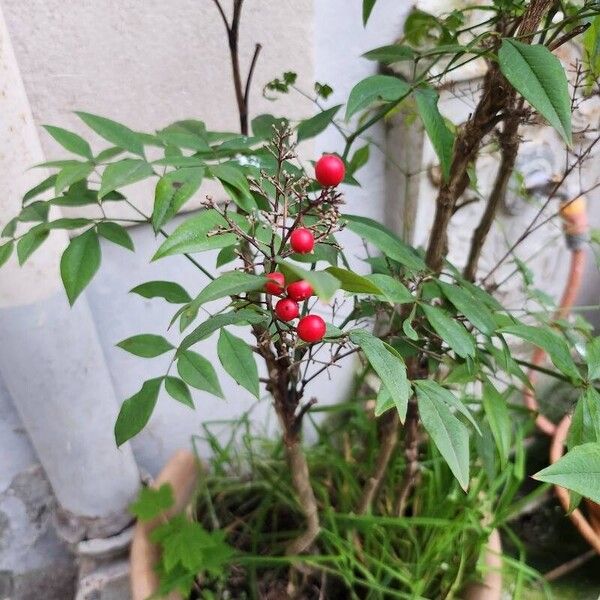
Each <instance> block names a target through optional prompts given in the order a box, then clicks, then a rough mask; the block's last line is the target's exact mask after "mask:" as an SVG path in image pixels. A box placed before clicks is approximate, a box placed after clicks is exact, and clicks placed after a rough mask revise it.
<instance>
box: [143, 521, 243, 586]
mask: <svg viewBox="0 0 600 600" xmlns="http://www.w3.org/2000/svg"><path fill="white" fill-rule="evenodd" d="M150 539H151V541H152V542H154V543H155V544H159V545H160V549H161V563H160V565H161V570H166V572H167V573H168V574H170V573H176V574H179V576H180V577H181V578H182V579H183V581H184V583H185V584H186V586H187V589H188V590H189V587H190V585H191V584H192V583H193V581H194V578H195V577H196V576H197V575H198V574H199V573H201V574H207V573H208V575H209V577H210V578H217V577H218V576H220V575H222V574H223V573H224V572H225V571H226V569H227V565H228V564H229V562H230V561H231V557H232V556H233V554H234V551H233V549H232V548H230V547H229V546H228V545H227V544H226V542H225V532H224V531H222V530H216V531H211V532H208V531H206V530H205V529H204V527H202V525H200V523H197V522H195V521H190V520H189V519H188V518H187V517H186V515H184V514H179V515H176V516H175V517H173V518H172V519H170V520H169V521H167V522H166V523H164V524H163V525H159V526H158V527H156V528H155V529H154V530H153V531H152V534H151V535H150ZM190 574H191V579H190V578H189V577H188V575H190ZM163 579H164V578H163V577H162V574H161V585H162V584H163V583H164V581H163ZM163 591H167V590H162V589H161V590H160V596H161V597H165V596H167V595H168V594H166V593H162V592H163ZM177 591H179V590H177Z"/></svg>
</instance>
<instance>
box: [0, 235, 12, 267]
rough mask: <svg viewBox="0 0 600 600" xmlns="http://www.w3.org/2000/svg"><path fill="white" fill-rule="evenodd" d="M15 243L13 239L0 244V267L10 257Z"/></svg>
mask: <svg viewBox="0 0 600 600" xmlns="http://www.w3.org/2000/svg"><path fill="white" fill-rule="evenodd" d="M14 246H15V244H14V242H13V241H10V242H6V244H2V245H1V246H0V267H1V266H2V265H3V264H4V263H5V262H6V261H7V260H8V259H9V258H10V255H11V254H12V252H13V248H14Z"/></svg>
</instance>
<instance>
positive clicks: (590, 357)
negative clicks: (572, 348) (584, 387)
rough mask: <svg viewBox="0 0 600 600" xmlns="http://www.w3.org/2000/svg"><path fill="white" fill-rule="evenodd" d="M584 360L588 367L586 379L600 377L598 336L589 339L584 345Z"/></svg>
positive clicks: (599, 340) (591, 379)
mask: <svg viewBox="0 0 600 600" xmlns="http://www.w3.org/2000/svg"><path fill="white" fill-rule="evenodd" d="M585 361H586V364H587V368H588V379H589V380H590V381H593V380H594V379H598V378H599V377H600V337H595V338H594V339H592V340H590V341H589V342H588V343H587V345H586V347H585Z"/></svg>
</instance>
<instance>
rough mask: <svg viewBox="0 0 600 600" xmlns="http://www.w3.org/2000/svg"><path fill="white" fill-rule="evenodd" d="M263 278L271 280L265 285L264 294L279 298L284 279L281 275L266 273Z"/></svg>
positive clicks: (283, 286)
mask: <svg viewBox="0 0 600 600" xmlns="http://www.w3.org/2000/svg"><path fill="white" fill-rule="evenodd" d="M265 277H267V278H268V279H270V280H271V281H267V283H265V292H267V294H273V295H275V296H281V294H283V290H284V288H285V277H284V276H283V273H279V272H278V271H277V272H275V273H267V274H266V275H265Z"/></svg>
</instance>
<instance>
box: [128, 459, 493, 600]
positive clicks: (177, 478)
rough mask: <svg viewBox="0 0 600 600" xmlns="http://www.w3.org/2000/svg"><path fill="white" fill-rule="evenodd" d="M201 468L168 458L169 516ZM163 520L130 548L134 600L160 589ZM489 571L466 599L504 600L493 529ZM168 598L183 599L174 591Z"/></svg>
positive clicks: (163, 474)
mask: <svg viewBox="0 0 600 600" xmlns="http://www.w3.org/2000/svg"><path fill="white" fill-rule="evenodd" d="M199 471H200V468H199V463H198V459H197V457H196V456H195V455H194V454H193V453H192V452H190V451H189V450H178V451H177V452H175V453H174V454H173V456H171V458H170V459H169V460H168V461H167V463H166V464H165V466H164V467H163V469H162V470H161V471H160V473H159V475H158V477H157V478H156V480H155V481H154V482H153V484H152V487H160V486H161V485H163V484H165V483H168V484H170V485H171V486H172V488H173V496H174V498H175V504H174V506H173V508H172V509H170V510H169V511H168V513H167V516H170V515H171V514H175V513H177V512H180V511H182V510H184V509H185V507H186V506H187V505H188V504H189V502H190V500H191V499H192V496H193V494H194V491H195V490H196V486H197V481H198V474H199ZM159 523H160V520H159V519H154V520H152V521H149V522H144V523H142V522H137V523H136V525H135V528H134V534H133V541H132V543H131V551H130V567H131V570H130V585H131V600H148V598H149V597H150V596H152V595H153V594H155V593H156V592H157V590H158V577H157V575H156V573H155V571H154V567H155V565H156V563H157V561H158V558H159V552H158V548H157V547H156V546H155V545H154V544H153V543H152V542H151V541H150V534H151V532H152V530H153V529H154V527H156V526H157V525H158V524H159ZM484 562H485V565H486V567H487V571H486V573H485V576H484V578H483V581H481V582H479V583H473V584H470V585H469V586H468V587H467V589H466V590H465V594H464V600H500V598H501V595H502V575H501V567H502V544H501V541H500V534H499V533H498V531H497V530H496V529H494V530H492V532H491V534H490V537H489V540H488V544H487V549H486V554H485V557H484ZM167 599H168V600H183V598H182V596H181V595H180V594H178V593H171V594H169V596H167Z"/></svg>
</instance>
